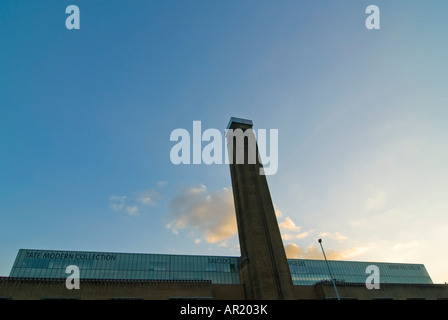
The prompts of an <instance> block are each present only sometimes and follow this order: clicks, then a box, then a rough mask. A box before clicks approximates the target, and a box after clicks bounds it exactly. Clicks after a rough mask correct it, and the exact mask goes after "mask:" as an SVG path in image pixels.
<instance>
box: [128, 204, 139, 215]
mask: <svg viewBox="0 0 448 320" xmlns="http://www.w3.org/2000/svg"><path fill="white" fill-rule="evenodd" d="M138 211H139V208H138V207H137V206H126V212H127V213H128V214H129V215H131V216H136V215H138Z"/></svg>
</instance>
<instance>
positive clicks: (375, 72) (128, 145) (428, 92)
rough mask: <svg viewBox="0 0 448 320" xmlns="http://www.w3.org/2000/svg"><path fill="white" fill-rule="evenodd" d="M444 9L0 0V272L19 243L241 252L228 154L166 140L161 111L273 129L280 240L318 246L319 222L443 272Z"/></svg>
mask: <svg viewBox="0 0 448 320" xmlns="http://www.w3.org/2000/svg"><path fill="white" fill-rule="evenodd" d="M73 4H74V5H76V6H78V8H79V11H80V16H79V18H80V29H73V30H69V29H67V28H66V19H67V18H68V17H69V16H70V14H67V13H66V8H67V6H69V5H73ZM371 4H374V5H377V6H378V8H379V9H380V20H379V22H380V29H373V30H369V29H367V28H366V24H365V22H366V19H367V18H368V17H369V14H366V12H365V11H366V8H367V6H369V5H371ZM446 12H448V2H447V1H445V0H440V1H437V0H432V1H431V5H428V1H423V0H415V1H412V2H410V1H405V0H394V1H382V0H373V1H363V0H361V1H360V0H344V1H311V0H295V1H292V0H279V1H265V0H238V1H236V0H226V1H221V0H214V1H205V0H195V1H192V0H188V1H176V0H170V1H146V0H133V1H124V0H108V1H102V0H95V1H91V0H89V1H87V0H70V1H66V0H60V1H53V0H39V1H36V0H21V1H14V0H2V1H1V2H0V150H1V151H0V219H1V220H0V221H1V222H0V276H7V275H9V271H10V269H11V267H12V265H13V263H14V259H15V256H16V255H17V252H18V250H19V249H21V248H27V249H48V250H50V249H54V250H79V251H105V252H129V253H170V254H196V255H224V256H226V255H228V256H239V255H240V251H239V246H238V237H237V227H236V221H235V212H234V207H233V198H232V191H231V190H232V188H231V180H230V171H229V168H228V165H226V164H211V165H207V164H204V163H202V164H190V165H186V164H179V165H175V164H173V163H172V161H171V159H170V151H171V149H172V148H173V146H174V145H175V144H176V142H173V141H170V135H171V133H172V132H173V130H175V129H178V128H183V129H186V130H187V131H188V132H190V133H192V132H193V121H201V127H202V130H203V131H204V130H206V129H208V128H215V129H218V130H222V132H223V133H224V130H225V128H226V126H227V124H228V122H229V119H230V118H231V117H239V118H244V119H250V120H252V121H253V123H254V129H255V130H257V129H267V130H269V129H277V130H278V170H277V172H276V173H275V174H272V175H269V176H267V180H268V184H269V188H270V191H271V195H272V199H273V202H274V205H275V208H276V213H277V219H278V222H279V225H280V230H281V233H282V238H283V242H284V245H285V250H286V253H287V256H288V257H289V258H311V259H322V258H323V256H322V253H321V251H320V248H319V245H318V242H317V239H318V238H322V239H323V245H324V248H325V250H326V253H327V257H328V258H329V259H339V260H347V261H378V262H400V263H423V264H424V265H425V266H426V268H427V270H428V272H429V274H430V276H431V277H432V279H433V281H434V282H435V283H444V282H448V256H447V255H446V254H445V253H446V252H448V241H447V240H448V165H447V164H448V148H447V142H448V125H447V124H448V111H447V106H448V90H447V87H448V80H447V78H446V74H447V72H448V59H447V57H448V41H447V36H448V20H447V19H446Z"/></svg>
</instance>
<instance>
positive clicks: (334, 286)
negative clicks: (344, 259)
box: [317, 239, 341, 300]
mask: <svg viewBox="0 0 448 320" xmlns="http://www.w3.org/2000/svg"><path fill="white" fill-rule="evenodd" d="M317 241H318V242H319V244H320V247H321V248H322V253H323V254H324V258H325V263H326V264H327V268H328V274H329V276H330V279H331V282H332V283H333V288H334V291H335V292H336V296H337V297H338V300H341V298H340V297H339V293H338V289H337V288H336V283H335V281H334V280H335V279H334V277H333V275H332V273H331V269H330V265H329V264H328V261H327V256H326V255H325V251H324V247H323V246H322V239H318V240H317Z"/></svg>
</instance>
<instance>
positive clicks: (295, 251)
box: [285, 243, 372, 260]
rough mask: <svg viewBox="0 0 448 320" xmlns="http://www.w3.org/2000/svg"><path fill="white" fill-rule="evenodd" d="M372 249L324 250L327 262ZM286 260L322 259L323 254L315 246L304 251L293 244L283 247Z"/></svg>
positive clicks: (347, 257)
mask: <svg viewBox="0 0 448 320" xmlns="http://www.w3.org/2000/svg"><path fill="white" fill-rule="evenodd" d="M370 249H372V247H371V246H366V247H355V248H351V249H346V250H334V249H331V248H330V249H328V250H327V249H325V255H326V256H327V259H329V260H347V259H352V258H354V257H357V256H360V255H363V254H365V253H366V252H367V251H369V250H370ZM285 252H286V256H287V257H288V259H324V256H323V253H322V251H321V250H320V249H318V248H317V247H316V246H313V245H310V246H308V247H307V248H306V249H303V248H302V247H299V246H298V245H296V244H295V243H289V244H287V245H286V246H285Z"/></svg>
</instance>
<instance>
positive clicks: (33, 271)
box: [9, 249, 432, 285]
mask: <svg viewBox="0 0 448 320" xmlns="http://www.w3.org/2000/svg"><path fill="white" fill-rule="evenodd" d="M238 259H239V258H238V257H222V256H190V255H188V256H187V255H169V254H139V253H110V252H109V253H107V252H83V251H55V250H28V249H20V250H19V253H18V254H17V257H16V260H15V262H14V265H13V267H12V269H11V273H10V275H9V276H10V277H25V278H64V279H66V278H67V277H68V276H69V274H68V273H66V272H65V270H66V268H67V266H69V265H76V266H77V267H78V268H79V270H80V277H81V279H128V280H132V279H143V280H210V281H212V283H216V284H239V283H240V277H239V272H238ZM328 262H329V265H330V268H331V271H332V273H333V275H334V277H335V278H336V280H337V281H340V282H348V283H352V282H355V283H365V281H366V278H367V277H368V276H369V274H370V273H366V268H367V267H368V266H370V265H375V266H377V267H378V269H379V272H380V282H381V283H413V284H415V283H422V284H432V280H431V278H430V277H429V275H428V272H427V271H426V268H425V266H424V265H423V264H405V263H384V262H354V261H335V260H330V261H328ZM288 264H289V269H290V271H291V277H292V280H293V283H294V284H295V285H313V284H315V283H316V282H319V281H322V280H329V279H330V277H329V274H328V268H327V265H326V263H325V261H324V260H308V259H288Z"/></svg>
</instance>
